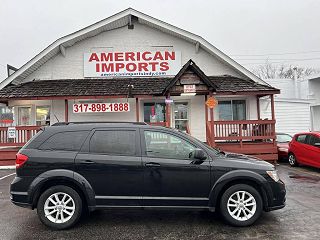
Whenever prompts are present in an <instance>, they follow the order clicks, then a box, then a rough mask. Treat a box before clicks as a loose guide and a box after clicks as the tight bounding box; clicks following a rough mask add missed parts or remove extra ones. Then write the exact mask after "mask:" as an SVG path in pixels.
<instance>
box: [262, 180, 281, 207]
mask: <svg viewBox="0 0 320 240" xmlns="http://www.w3.org/2000/svg"><path fill="white" fill-rule="evenodd" d="M269 185H270V187H271V190H272V194H271V196H269V201H268V206H266V207H265V211H266V212H269V211H273V210H277V209H281V208H284V207H285V206H286V188H285V184H284V182H282V181H281V180H279V181H278V182H275V181H272V182H269Z"/></svg>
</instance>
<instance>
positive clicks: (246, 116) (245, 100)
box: [218, 98, 249, 121]
mask: <svg viewBox="0 0 320 240" xmlns="http://www.w3.org/2000/svg"><path fill="white" fill-rule="evenodd" d="M234 101H244V104H245V107H244V110H245V119H242V120H239V119H236V120H235V119H234V113H233V102H234ZM219 102H230V103H231V117H232V119H231V120H221V119H220V109H219ZM248 115H249V111H248V101H247V99H246V98H242V99H218V118H219V121H243V120H247V119H248Z"/></svg>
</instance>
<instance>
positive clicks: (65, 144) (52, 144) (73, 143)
mask: <svg viewBox="0 0 320 240" xmlns="http://www.w3.org/2000/svg"><path fill="white" fill-rule="evenodd" d="M88 133H89V131H77V132H60V133H56V134H54V135H52V136H51V137H49V138H48V139H47V140H46V141H45V142H44V143H43V144H41V146H40V147H39V149H40V150H62V151H79V150H80V148H81V145H82V143H83V142H84V140H85V139H86V137H87V135H88Z"/></svg>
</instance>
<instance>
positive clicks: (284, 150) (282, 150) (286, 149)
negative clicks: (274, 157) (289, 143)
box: [279, 148, 288, 152]
mask: <svg viewBox="0 0 320 240" xmlns="http://www.w3.org/2000/svg"><path fill="white" fill-rule="evenodd" d="M279 151H281V152H288V148H279Z"/></svg>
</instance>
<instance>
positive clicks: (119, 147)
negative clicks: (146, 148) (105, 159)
mask: <svg viewBox="0 0 320 240" xmlns="http://www.w3.org/2000/svg"><path fill="white" fill-rule="evenodd" d="M90 152H93V153H103V154H106V155H129V156H130V155H135V154H136V131H134V130H126V131H123V130H122V131H121V130H120V131H119V130H104V131H96V132H95V133H94V134H93V136H92V137H91V140H90Z"/></svg>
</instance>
